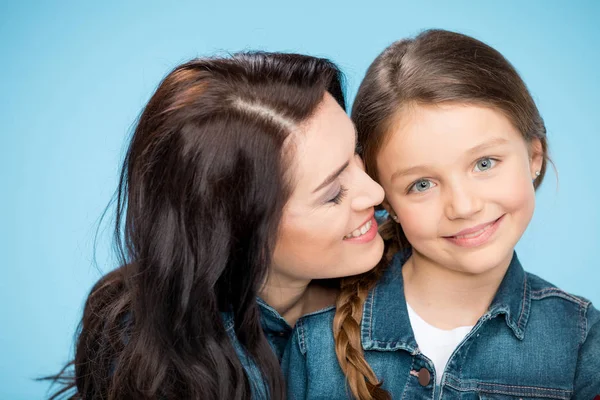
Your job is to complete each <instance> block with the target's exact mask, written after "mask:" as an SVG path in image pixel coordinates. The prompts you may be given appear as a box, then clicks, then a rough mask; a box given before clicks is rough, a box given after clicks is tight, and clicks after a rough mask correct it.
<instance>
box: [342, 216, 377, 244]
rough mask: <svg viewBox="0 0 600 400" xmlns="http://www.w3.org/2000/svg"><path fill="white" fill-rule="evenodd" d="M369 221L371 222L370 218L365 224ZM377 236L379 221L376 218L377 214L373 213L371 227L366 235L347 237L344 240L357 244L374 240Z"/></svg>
mask: <svg viewBox="0 0 600 400" xmlns="http://www.w3.org/2000/svg"><path fill="white" fill-rule="evenodd" d="M367 222H369V221H368V220H367V221H365V224H366V223H367ZM363 225H364V224H363ZM361 226H362V225H361ZM376 236H377V221H376V220H375V215H372V216H371V228H370V229H369V230H368V231H367V232H366V233H365V234H364V235H360V236H359V237H352V238H345V239H344V242H347V243H357V244H359V243H368V242H370V241H372V240H373V239H375V237H376Z"/></svg>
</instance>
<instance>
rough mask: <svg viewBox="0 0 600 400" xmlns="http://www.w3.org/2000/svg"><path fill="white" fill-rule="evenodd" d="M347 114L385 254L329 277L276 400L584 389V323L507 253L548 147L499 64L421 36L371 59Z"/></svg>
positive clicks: (591, 320)
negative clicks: (379, 218) (284, 392)
mask: <svg viewBox="0 0 600 400" xmlns="http://www.w3.org/2000/svg"><path fill="white" fill-rule="evenodd" d="M352 117H353V119H354V122H355V124H356V127H357V131H358V135H359V144H360V145H361V146H362V148H363V156H364V160H365V164H366V169H367V172H368V173H369V174H370V175H371V176H372V177H373V178H374V179H375V180H376V181H378V182H379V183H380V184H381V185H382V186H383V188H384V190H385V193H386V199H385V201H384V207H385V209H386V210H387V212H388V215H389V218H388V219H387V220H386V222H385V223H384V224H383V226H382V227H381V232H382V235H383V236H384V239H387V240H386V256H385V257H384V260H383V261H382V263H380V264H379V265H378V267H377V268H375V269H374V270H372V271H370V272H367V273H366V274H361V275H359V276H357V277H354V278H349V279H345V280H344V281H343V283H342V292H341V294H340V296H339V298H338V300H337V308H336V309H335V310H333V309H330V310H327V311H323V312H320V313H318V314H313V315H312V316H310V317H308V318H306V319H304V320H303V321H301V323H300V324H299V325H298V329H297V332H296V333H295V338H294V340H292V341H290V344H289V346H290V348H289V353H288V356H286V362H285V365H286V374H287V375H288V376H287V379H288V385H289V387H288V392H289V394H290V397H292V398H310V399H313V398H326V397H327V398H336V399H337V398H347V397H354V398H358V399H371V398H375V399H384V398H394V399H440V398H443V399H463V400H464V399H495V398H498V399H513V398H514V399H525V398H527V399H529V398H536V399H537V398H547V399H571V398H575V399H582V400H585V399H593V398H594V396H596V395H598V394H600V313H599V312H598V311H597V310H596V309H595V308H594V307H592V305H591V304H590V302H589V301H587V300H585V299H583V298H580V297H576V296H573V295H571V294H568V293H565V292H564V291H562V290H560V289H558V288H556V287H555V286H553V285H551V284H550V283H548V282H546V281H544V280H542V279H541V278H538V277H537V276H535V275H532V274H528V273H526V272H524V270H523V268H522V266H521V264H520V263H519V260H518V258H517V256H516V254H515V252H514V247H515V244H516V243H517V241H518V240H519V238H520V237H521V236H522V234H523V232H524V231H525V229H526V227H527V225H528V223H529V221H530V219H531V217H532V214H533V209H534V202H535V189H536V188H537V187H538V186H539V185H540V184H541V182H542V180H543V178H544V173H545V171H546V166H547V160H548V154H547V152H548V150H547V149H548V146H547V140H546V129H545V127H544V122H543V120H542V118H541V116H540V114H539V112H538V110H537V107H536V105H535V103H534V101H533V100H532V98H531V95H530V94H529V92H528V90H527V88H526V86H525V84H524V83H523V81H522V80H521V78H520V77H519V75H518V74H517V72H516V71H515V69H514V68H513V67H512V66H511V64H510V63H509V62H508V61H506V59H504V57H502V55H501V54H499V53H498V52H497V51H495V50H494V49H492V48H491V47H489V46H487V45H486V44H484V43H481V42H480V41H478V40H475V39H473V38H471V37H468V36H464V35H461V34H457V33H453V32H447V31H441V30H431V31H426V32H424V33H422V34H420V35H419V36H417V37H416V38H415V39H407V40H402V41H399V42H396V43H394V44H392V45H391V46H390V47H388V48H387V49H386V50H385V51H384V52H383V53H382V54H381V55H380V56H379V57H378V58H377V59H376V60H375V61H374V62H373V64H372V65H371V66H370V68H369V70H368V71H367V74H366V77H365V79H364V81H363V82H362V84H361V86H360V89H359V92H358V95H357V98H356V101H355V104H354V107H353V110H352ZM332 326H333V332H332V333H330V334H329V335H326V334H324V332H327V331H328V330H329V332H331V327H332ZM334 341H335V343H334ZM338 363H339V365H338Z"/></svg>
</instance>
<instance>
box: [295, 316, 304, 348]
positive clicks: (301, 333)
mask: <svg viewBox="0 0 600 400" xmlns="http://www.w3.org/2000/svg"><path fill="white" fill-rule="evenodd" d="M296 324H297V326H298V339H299V340H298V346H299V347H300V352H301V353H302V354H303V355H306V341H305V340H304V323H303V322H302V321H298V322H297V323H296Z"/></svg>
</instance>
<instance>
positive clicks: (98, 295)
mask: <svg viewBox="0 0 600 400" xmlns="http://www.w3.org/2000/svg"><path fill="white" fill-rule="evenodd" d="M326 92H329V93H330V94H331V95H332V96H333V97H334V98H335V99H336V100H337V102H338V103H339V104H340V106H342V107H343V108H345V106H344V96H343V91H342V82H341V73H340V71H339V70H338V68H337V67H336V66H335V65H334V64H332V63H331V62H329V61H328V60H325V59H320V58H314V57H309V56H303V55H297V54H279V53H240V54H236V55H233V56H231V57H227V58H205V59H196V60H193V61H190V62H188V63H186V64H183V65H181V66H178V67H177V68H175V69H174V70H173V71H172V72H171V73H169V74H168V75H167V77H166V78H165V79H164V80H163V81H162V82H161V83H160V85H159V86H158V89H157V90H156V92H155V93H154V95H153V96H152V97H151V99H150V101H149V102H148V104H147V106H146V107H145V109H144V110H143V112H142V114H141V116H140V118H139V122H138V124H137V126H136V129H135V131H134V134H133V137H132V138H131V142H130V145H129V148H128V151H127V154H126V157H125V160H124V162H123V167H122V171H121V178H120V183H119V186H118V190H117V192H116V207H117V210H116V226H115V236H116V239H117V240H116V244H117V248H118V250H119V254H120V258H121V260H120V261H121V265H122V267H120V268H118V269H116V270H115V271H113V272H111V273H109V274H107V275H106V276H104V277H103V278H102V279H100V281H99V282H98V283H97V284H96V285H95V286H94V287H93V289H92V291H91V293H90V294H89V297H88V299H87V301H86V304H85V309H84V313H83V319H82V321H81V324H80V329H79V335H78V339H77V343H76V349H75V359H74V360H73V361H72V363H70V364H69V365H68V366H67V367H66V369H64V370H63V371H62V372H61V373H60V374H58V375H56V376H54V377H51V378H52V379H54V380H55V381H58V382H59V383H60V384H61V385H62V386H63V388H62V389H61V390H60V391H59V392H58V393H56V394H55V396H53V397H60V396H69V397H70V398H74V399H86V400H92V399H117V398H119V399H121V398H124V399H250V398H251V396H252V392H253V389H252V385H253V384H254V385H255V384H257V382H250V381H249V379H248V377H247V376H246V373H245V370H244V368H243V366H242V363H241V362H240V360H239V359H238V356H237V353H236V351H235V349H234V344H233V343H232V341H231V340H230V338H229V335H228V333H227V331H226V327H225V324H224V321H223V319H222V315H221V313H222V312H230V313H231V314H232V315H233V321H234V332H235V336H236V338H237V340H238V341H239V343H240V344H241V346H242V347H243V349H244V350H245V352H246V353H247V354H248V355H249V357H250V358H251V359H252V360H253V362H254V363H255V364H256V365H257V366H258V368H259V369H260V371H261V372H262V375H263V378H264V382H265V385H266V388H265V390H266V392H267V394H268V396H269V397H270V398H272V399H282V398H284V397H285V385H284V382H283V378H282V376H281V372H280V367H279V362H278V360H277V358H276V356H275V355H274V353H273V351H272V350H271V348H270V346H269V343H268V342H267V339H266V337H265V335H264V333H263V331H262V327H261V323H260V319H259V310H258V307H257V303H256V296H257V293H258V291H259V290H260V286H261V284H262V283H263V282H264V279H265V276H266V274H267V273H268V267H269V265H270V263H271V257H272V252H273V248H274V241H275V238H276V237H277V231H278V228H279V223H280V219H281V214H282V210H283V207H284V205H285V203H286V201H287V198H288V196H289V193H290V191H291V185H292V184H293V183H292V182H291V180H292V179H291V178H290V175H291V174H290V173H289V172H290V171H289V170H290V168H289V165H290V164H291V162H292V158H293V152H290V151H286V150H285V148H286V147H287V146H284V142H285V140H286V138H287V137H288V136H289V135H290V134H292V132H295V131H296V130H298V128H299V127H300V126H301V125H302V123H303V122H304V121H306V120H307V119H308V118H310V117H311V116H312V115H313V114H314V112H315V111H316V109H317V108H318V106H319V104H321V102H322V99H323V96H324V95H325V93H326ZM71 366H74V372H70V371H71V369H72V368H71ZM258 384H262V382H260V383H258Z"/></svg>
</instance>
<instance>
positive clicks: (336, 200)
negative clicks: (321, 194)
mask: <svg viewBox="0 0 600 400" xmlns="http://www.w3.org/2000/svg"><path fill="white" fill-rule="evenodd" d="M347 192H348V189H346V188H345V187H343V186H342V187H340V191H339V192H337V194H336V195H335V197H334V198H333V199H331V200H329V201H328V203H335V204H341V203H342V200H344V197H345V196H346V193H347Z"/></svg>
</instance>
